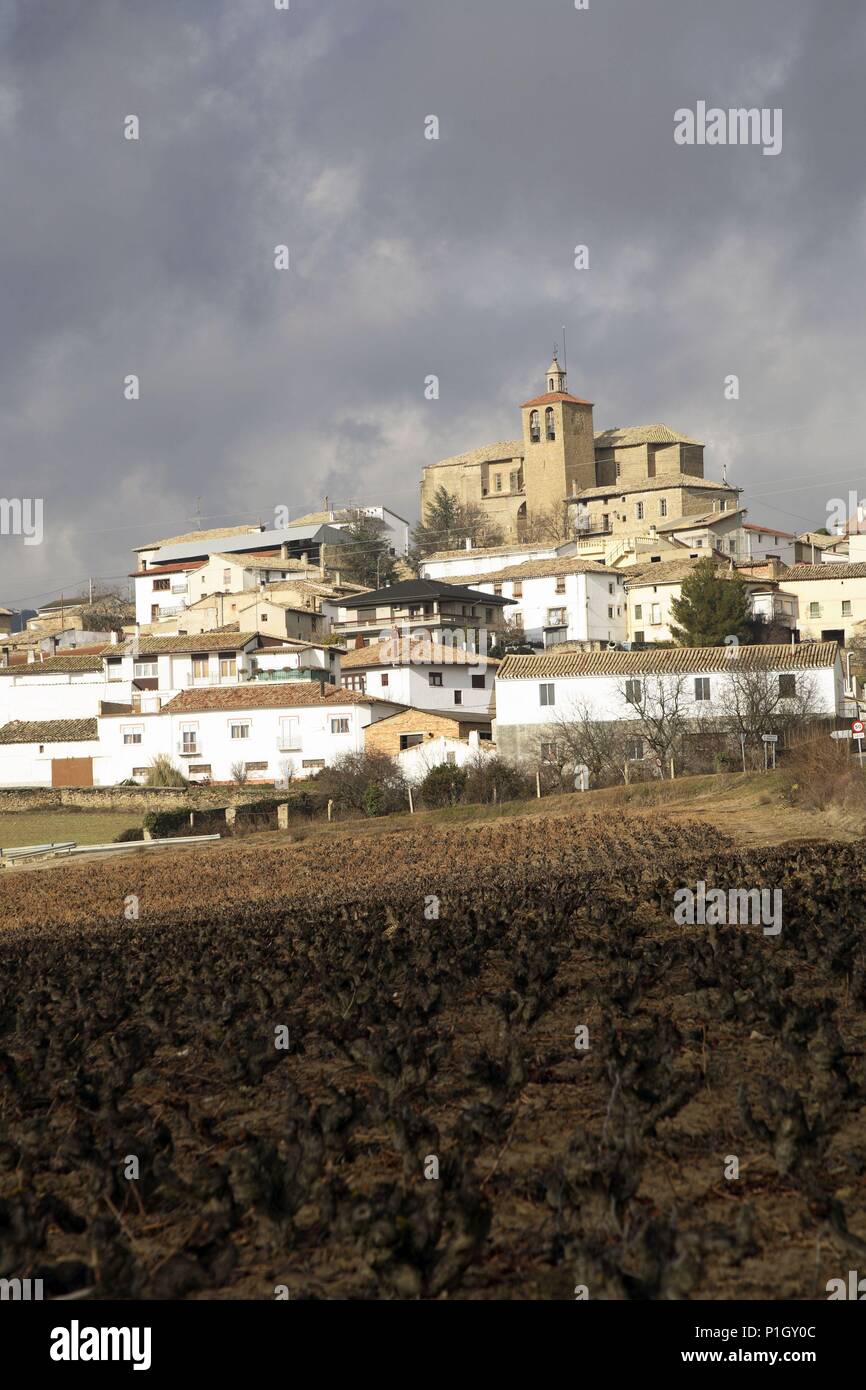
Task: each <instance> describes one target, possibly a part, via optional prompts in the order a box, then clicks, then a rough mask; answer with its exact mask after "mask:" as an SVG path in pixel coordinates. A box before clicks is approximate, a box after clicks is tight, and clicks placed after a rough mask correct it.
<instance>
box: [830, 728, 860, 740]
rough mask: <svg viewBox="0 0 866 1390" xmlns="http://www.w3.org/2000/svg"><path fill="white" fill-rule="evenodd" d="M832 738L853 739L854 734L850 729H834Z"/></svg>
mask: <svg viewBox="0 0 866 1390" xmlns="http://www.w3.org/2000/svg"><path fill="white" fill-rule="evenodd" d="M830 737H831V738H853V737H854V735H853V734H852V732H851V730H850V729H834V730H833V732H832V733H831V735H830Z"/></svg>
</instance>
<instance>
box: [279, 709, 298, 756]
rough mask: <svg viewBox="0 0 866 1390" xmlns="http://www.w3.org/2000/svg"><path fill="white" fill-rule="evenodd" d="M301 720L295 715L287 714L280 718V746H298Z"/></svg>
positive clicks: (282, 747) (286, 747)
mask: <svg viewBox="0 0 866 1390" xmlns="http://www.w3.org/2000/svg"><path fill="white" fill-rule="evenodd" d="M300 723H301V721H300V720H299V719H298V718H297V717H296V716H295V715H287V716H286V717H285V718H283V719H281V720H280V748H281V749H289V748H300V746H301V736H300V733H299V729H300Z"/></svg>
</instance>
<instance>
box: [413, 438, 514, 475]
mask: <svg viewBox="0 0 866 1390" xmlns="http://www.w3.org/2000/svg"><path fill="white" fill-rule="evenodd" d="M517 458H523V440H522V439H506V440H500V441H499V443H498V444H483V445H482V446H481V448H480V449H469V450H467V452H466V453H465V454H453V455H452V456H451V458H447V459H438V460H437V462H436V463H428V464H427V468H446V467H449V466H450V467H453V466H454V465H455V464H459V463H506V462H510V461H511V460H512V459H517Z"/></svg>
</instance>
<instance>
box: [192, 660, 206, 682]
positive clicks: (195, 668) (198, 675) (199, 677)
mask: <svg viewBox="0 0 866 1390" xmlns="http://www.w3.org/2000/svg"><path fill="white" fill-rule="evenodd" d="M208 670H209V663H208V659H207V657H206V656H204V655H201V654H197V655H195V656H194V657H193V659H192V678H193V680H194V681H205V680H207V677H208Z"/></svg>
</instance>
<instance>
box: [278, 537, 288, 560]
mask: <svg viewBox="0 0 866 1390" xmlns="http://www.w3.org/2000/svg"><path fill="white" fill-rule="evenodd" d="M288 558H289V542H288V541H283V543H282V545H281V546H280V559H281V560H288Z"/></svg>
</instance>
